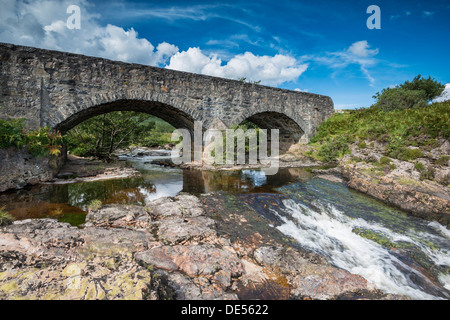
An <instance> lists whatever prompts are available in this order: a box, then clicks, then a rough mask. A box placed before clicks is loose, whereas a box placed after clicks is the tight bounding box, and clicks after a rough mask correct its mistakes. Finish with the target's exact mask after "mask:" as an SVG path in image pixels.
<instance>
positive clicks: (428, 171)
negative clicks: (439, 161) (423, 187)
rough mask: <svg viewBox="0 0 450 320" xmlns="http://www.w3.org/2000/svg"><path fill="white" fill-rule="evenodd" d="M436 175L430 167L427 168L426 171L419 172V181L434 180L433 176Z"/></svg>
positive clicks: (434, 170)
mask: <svg viewBox="0 0 450 320" xmlns="http://www.w3.org/2000/svg"><path fill="white" fill-rule="evenodd" d="M435 173H436V169H434V168H433V167H432V166H428V168H427V169H426V170H423V171H421V172H420V177H419V179H420V180H425V179H426V180H434V175H435Z"/></svg>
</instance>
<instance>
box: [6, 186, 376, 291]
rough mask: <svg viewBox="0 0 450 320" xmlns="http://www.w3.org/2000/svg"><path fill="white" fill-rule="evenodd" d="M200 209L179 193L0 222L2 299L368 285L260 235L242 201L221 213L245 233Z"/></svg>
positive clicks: (349, 288)
mask: <svg viewBox="0 0 450 320" xmlns="http://www.w3.org/2000/svg"><path fill="white" fill-rule="evenodd" d="M219 202H220V201H219ZM219 202H217V203H219ZM212 203H214V201H213V202H212ZM165 204H171V205H172V206H166V205H165ZM155 208H156V210H154V209H155ZM164 208H167V211H164ZM205 208H206V204H205V207H203V203H202V202H201V201H200V200H199V199H198V198H197V197H194V196H187V195H181V196H179V197H175V198H165V199H162V200H157V201H155V202H152V203H149V204H148V206H147V207H140V206H126V205H114V206H112V205H108V206H103V207H101V208H100V209H99V210H96V211H93V212H91V213H89V215H88V219H87V220H88V222H87V223H86V224H85V226H84V227H83V228H81V229H80V228H76V227H72V226H70V225H69V224H67V223H62V222H57V221H55V220H52V219H35V220H23V221H15V222H14V223H13V224H11V225H9V226H4V227H0V299H39V300H42V299H76V300H91V299H120V300H123V299H133V300H141V299H196V300H198V299H238V298H244V299H254V298H263V299H288V298H294V299H297V298H313V299H334V298H340V297H344V298H347V297H350V298H351V297H352V293H354V294H355V295H356V294H357V293H356V292H360V291H361V290H363V291H364V290H365V292H366V291H367V292H368V294H369V295H370V294H373V291H371V288H370V286H368V285H367V283H366V281H365V280H364V279H363V278H362V277H360V276H356V275H352V274H350V273H348V272H346V271H344V270H341V269H337V268H335V267H333V266H331V265H329V264H328V263H327V262H326V260H325V259H324V258H323V257H320V256H319V255H317V254H312V253H306V252H302V251H298V250H297V249H293V248H290V247H289V246H288V247H286V246H285V245H280V244H279V243H278V242H277V241H278V240H274V239H275V238H272V237H273V235H270V236H269V233H268V234H265V235H264V236H263V235H261V234H260V233H259V232H258V231H257V230H255V229H254V228H255V224H254V222H255V221H256V220H253V218H252V217H251V216H250V213H248V212H247V213H246V215H245V217H244V216H239V214H242V213H243V212H244V211H243V210H242V208H240V209H238V208H236V212H234V213H233V219H232V220H230V221H228V220H227V219H224V220H222V222H223V223H225V224H232V225H233V226H234V227H235V228H236V223H235V222H236V221H240V222H241V224H240V225H238V229H239V231H244V229H245V232H239V235H240V237H241V236H244V238H245V239H246V241H247V242H246V241H243V239H244V238H242V239H241V238H240V237H237V238H235V239H234V240H232V238H230V237H229V236H226V235H228V232H225V233H224V232H223V230H222V231H219V230H218V229H217V222H216V221H215V220H214V219H212V218H211V217H208V216H207V213H206V212H207V211H206V210H205ZM148 209H149V210H148ZM208 209H209V210H210V209H211V208H210V207H209V206H208ZM158 210H159V211H158ZM246 210H250V209H246ZM253 214H256V213H255V212H254V213H253ZM258 219H260V218H258ZM258 221H259V220H258ZM258 223H259V224H260V225H259V226H258V230H259V231H261V230H262V229H260V228H261V223H262V222H261V221H259V222H258ZM241 229H242V230H241ZM224 230H229V231H230V230H231V229H228V227H226V228H225V229H224ZM265 237H268V238H269V239H266V240H264V238H265ZM263 240H264V241H267V242H269V243H271V244H272V246H267V245H263V244H264V243H265V242H264V241H263ZM358 294H359V293H358ZM366 296H367V295H366ZM375 297H376V298H380V297H384V295H383V294H377V295H376V296H375Z"/></svg>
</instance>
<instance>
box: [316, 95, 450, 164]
mask: <svg viewBox="0 0 450 320" xmlns="http://www.w3.org/2000/svg"><path fill="white" fill-rule="evenodd" d="M449 123H450V101H445V102H440V103H433V104H431V105H429V106H427V107H423V108H416V109H406V110H394V111H382V110H379V109H376V108H368V109H359V110H348V111H346V112H344V113H336V114H334V115H333V116H331V117H330V118H329V119H328V120H327V121H325V122H323V123H322V124H321V125H320V127H319V128H318V130H317V133H316V135H315V136H314V137H313V138H312V139H311V145H313V146H316V154H315V156H316V157H318V158H319V159H320V160H324V161H330V160H335V159H336V158H339V157H340V156H342V155H344V154H345V153H347V152H348V148H349V145H350V144H351V143H355V142H359V144H360V147H364V146H365V143H364V144H362V143H361V141H364V140H371V141H378V142H381V143H384V144H385V145H386V148H387V155H388V156H390V157H392V158H396V159H400V160H407V161H409V160H414V159H417V158H420V157H422V156H423V151H422V149H423V150H430V149H431V148H434V147H436V146H437V145H438V143H437V139H438V138H445V139H448V138H449V136H450V126H449V125H448V124H449ZM410 147H419V148H420V149H412V148H410Z"/></svg>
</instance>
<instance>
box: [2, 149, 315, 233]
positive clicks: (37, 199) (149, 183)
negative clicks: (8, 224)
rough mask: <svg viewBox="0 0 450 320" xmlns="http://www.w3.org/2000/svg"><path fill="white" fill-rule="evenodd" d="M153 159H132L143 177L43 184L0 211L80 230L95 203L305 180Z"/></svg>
mask: <svg viewBox="0 0 450 320" xmlns="http://www.w3.org/2000/svg"><path fill="white" fill-rule="evenodd" d="M148 158H149V157H146V158H145V159H144V160H145V161H143V160H142V159H138V160H134V161H133V160H132V163H133V166H135V168H137V169H138V170H139V171H140V173H141V175H140V176H137V177H129V178H120V179H110V180H97V181H91V182H78V183H68V184H41V185H37V186H32V187H27V188H24V189H21V190H13V191H9V192H6V193H0V207H5V210H6V211H8V212H9V213H10V214H11V215H12V216H13V217H14V218H15V219H29V218H46V217H49V218H57V219H59V220H60V221H66V222H70V223H72V224H74V225H79V224H81V223H83V222H84V217H85V215H86V210H87V206H88V205H89V203H90V202H91V201H93V200H100V201H102V203H103V204H141V205H143V204H145V203H146V202H149V201H152V200H155V199H157V198H161V197H173V196H175V195H177V194H178V193H179V192H181V191H183V192H189V193H193V194H200V193H207V192H212V191H227V192H233V193H247V192H276V191H273V188H275V187H279V186H282V185H284V184H286V183H289V182H295V181H299V180H300V179H304V178H307V177H308V176H309V174H308V173H307V172H306V171H305V170H303V169H296V168H295V169H294V168H290V169H280V170H279V172H278V174H277V175H274V176H265V175H264V173H263V172H260V171H257V170H243V171H242V172H238V171H200V170H182V169H178V168H165V167H161V166H157V165H152V164H149V163H148V160H149V159H148Z"/></svg>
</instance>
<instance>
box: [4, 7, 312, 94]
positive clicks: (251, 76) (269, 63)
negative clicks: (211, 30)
mask: <svg viewBox="0 0 450 320" xmlns="http://www.w3.org/2000/svg"><path fill="white" fill-rule="evenodd" d="M69 5H78V6H79V7H80V8H81V29H80V30H76V29H73V30H71V29H69V28H67V26H66V21H67V18H68V17H69V16H70V14H67V12H66V9H67V7H68V6H69ZM89 9H90V5H89V3H88V2H87V1H86V0H64V1H56V0H36V1H26V0H16V1H15V0H2V10H1V12H0V41H2V42H10V43H15V44H20V45H29V46H35V47H39V48H46V49H54V50H60V51H67V52H74V53H82V54H85V55H91V56H97V57H104V58H108V59H112V60H120V61H125V62H133V63H141V64H146V65H153V66H160V67H164V66H167V67H168V68H170V69H175V70H181V71H188V72H194V73H200V74H206V75H211V76H217V77H224V78H231V79H238V78H247V80H250V81H259V80H261V83H263V84H267V85H280V84H282V83H284V82H287V81H295V80H296V79H297V78H298V77H299V76H300V75H301V74H302V73H303V72H304V71H305V70H306V69H307V67H308V65H307V64H300V63H299V62H298V61H297V60H296V59H295V58H294V57H291V56H288V55H283V54H277V55H274V56H258V55H254V54H253V53H251V52H246V53H244V54H238V55H231V56H230V55H228V56H226V55H222V57H226V59H227V61H228V62H226V63H223V61H222V59H221V58H219V56H218V53H217V52H216V53H210V54H208V55H206V54H204V53H203V52H202V50H201V49H200V48H196V47H194V48H189V49H187V50H186V51H182V52H179V49H178V47H177V46H175V45H173V44H170V43H167V42H162V43H160V44H158V45H157V46H156V48H155V46H154V45H153V44H152V43H151V42H150V41H149V40H147V39H145V38H140V37H139V34H138V32H137V31H136V30H135V29H133V28H131V29H128V30H125V29H124V28H122V27H119V26H115V25H111V24H108V25H106V26H102V25H100V23H99V22H98V18H99V16H98V15H96V14H92V13H91V12H90V11H89ZM206 9H209V7H207V6H205V7H202V6H197V7H195V8H192V10H191V9H189V10H188V9H186V10H184V11H183V10H179V8H172V9H168V10H166V11H157V12H155V14H157V15H159V16H161V17H164V18H167V19H171V18H174V19H176V18H192V17H193V16H194V15H195V13H196V12H197V13H198V12H199V11H200V12H206ZM207 18H210V17H209V16H208V17H207ZM199 19H206V18H205V17H199ZM238 37H242V36H241V35H236V39H237V38H238ZM236 39H231V40H236ZM239 39H241V38H239ZM245 39H247V40H248V37H247V38H245ZM241 40H243V39H241ZM210 44H211V43H210Z"/></svg>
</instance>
